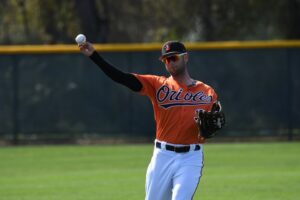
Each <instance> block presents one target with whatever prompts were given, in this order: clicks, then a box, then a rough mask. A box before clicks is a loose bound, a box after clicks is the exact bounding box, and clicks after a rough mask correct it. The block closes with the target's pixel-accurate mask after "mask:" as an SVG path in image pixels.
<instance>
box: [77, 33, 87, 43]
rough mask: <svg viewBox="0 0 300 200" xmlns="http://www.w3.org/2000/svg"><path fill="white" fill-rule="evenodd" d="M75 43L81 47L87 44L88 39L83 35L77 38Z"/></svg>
mask: <svg viewBox="0 0 300 200" xmlns="http://www.w3.org/2000/svg"><path fill="white" fill-rule="evenodd" d="M75 41H76V42H77V44H79V45H81V44H83V43H85V42H86V37H85V35H83V34H78V35H77V36H76V38H75Z"/></svg>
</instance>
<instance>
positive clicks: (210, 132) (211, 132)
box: [195, 101, 225, 138]
mask: <svg viewBox="0 0 300 200" xmlns="http://www.w3.org/2000/svg"><path fill="white" fill-rule="evenodd" d="M195 121H196V123H197V125H198V127H199V130H200V132H201V136H202V137H204V138H212V137H214V136H215V135H216V132H217V130H220V129H221V128H223V127H224V125H225V115H224V113H223V111H222V107H221V103H220V102H219V101H216V102H215V103H214V104H213V106H212V109H211V111H209V112H207V111H204V110H197V112H196V117H195Z"/></svg>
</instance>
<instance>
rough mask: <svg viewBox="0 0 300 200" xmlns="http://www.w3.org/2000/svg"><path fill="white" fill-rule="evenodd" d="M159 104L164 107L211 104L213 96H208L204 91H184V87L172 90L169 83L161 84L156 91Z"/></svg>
mask: <svg viewBox="0 0 300 200" xmlns="http://www.w3.org/2000/svg"><path fill="white" fill-rule="evenodd" d="M156 100H157V101H158V105H160V106H161V107H163V108H170V107H173V106H195V105H201V104H210V103H211V101H212V96H207V95H206V94H204V92H203V91H199V92H196V93H192V92H190V91H188V92H186V93H183V89H182V88H180V89H179V90H178V91H174V90H171V89H170V88H169V87H168V86H167V85H163V86H161V87H160V88H159V89H158V90H157V93H156Z"/></svg>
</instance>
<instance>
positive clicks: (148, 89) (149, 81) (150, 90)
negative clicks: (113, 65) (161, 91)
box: [133, 74, 159, 97]
mask: <svg viewBox="0 0 300 200" xmlns="http://www.w3.org/2000/svg"><path fill="white" fill-rule="evenodd" d="M133 75H134V76H135V77H136V78H137V79H138V80H139V81H140V82H141V83H142V89H141V90H140V91H139V93H140V94H141V95H146V96H149V97H153V96H155V91H156V87H155V86H156V83H157V82H158V79H159V76H155V75H141V74H133Z"/></svg>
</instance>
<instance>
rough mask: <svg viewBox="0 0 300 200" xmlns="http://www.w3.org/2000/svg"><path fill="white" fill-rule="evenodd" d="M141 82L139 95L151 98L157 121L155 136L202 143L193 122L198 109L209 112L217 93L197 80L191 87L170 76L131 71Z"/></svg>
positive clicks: (176, 142) (172, 141) (185, 142)
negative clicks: (141, 86) (141, 73)
mask: <svg viewBox="0 0 300 200" xmlns="http://www.w3.org/2000/svg"><path fill="white" fill-rule="evenodd" d="M134 75H135V76H136V77H137V78H138V79H139V81H140V82H141V83H142V85H143V88H142V90H141V91H140V93H141V94H142V95H146V96H148V97H149V98H150V100H151V103H152V106H153V110H154V119H155V122H156V139H158V140H160V141H165V142H168V143H173V144H196V143H199V142H200V143H203V142H204V140H203V139H202V138H199V130H198V127H197V124H196V123H195V121H194V117H195V111H196V110H198V109H202V110H206V111H209V110H210V109H211V107H212V104H213V102H215V101H216V99H217V94H216V93H215V91H214V90H213V89H212V88H211V87H210V86H208V85H206V84H204V83H202V82H200V81H197V82H196V84H195V85H194V86H192V87H187V86H186V85H184V84H182V83H179V82H177V81H175V80H174V79H173V78H172V77H168V78H166V77H164V76H155V75H140V74H134Z"/></svg>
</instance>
